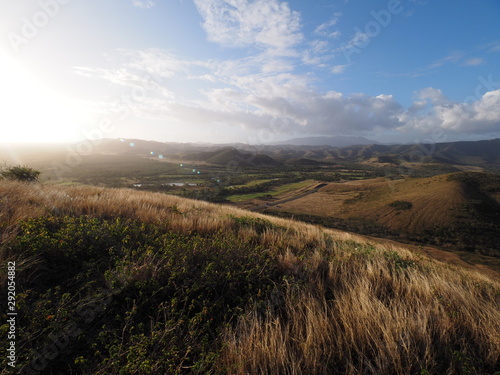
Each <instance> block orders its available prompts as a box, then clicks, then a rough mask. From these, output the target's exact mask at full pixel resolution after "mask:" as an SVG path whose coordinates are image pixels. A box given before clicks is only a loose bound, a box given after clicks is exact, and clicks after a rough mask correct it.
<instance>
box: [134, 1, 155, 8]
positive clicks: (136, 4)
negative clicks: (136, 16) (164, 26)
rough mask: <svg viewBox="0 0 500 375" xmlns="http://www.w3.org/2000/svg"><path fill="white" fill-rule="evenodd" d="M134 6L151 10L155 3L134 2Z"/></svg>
mask: <svg viewBox="0 0 500 375" xmlns="http://www.w3.org/2000/svg"><path fill="white" fill-rule="evenodd" d="M132 5H133V6H134V7H137V8H142V9H149V8H152V7H154V6H155V3H154V2H153V1H151V0H133V1H132Z"/></svg>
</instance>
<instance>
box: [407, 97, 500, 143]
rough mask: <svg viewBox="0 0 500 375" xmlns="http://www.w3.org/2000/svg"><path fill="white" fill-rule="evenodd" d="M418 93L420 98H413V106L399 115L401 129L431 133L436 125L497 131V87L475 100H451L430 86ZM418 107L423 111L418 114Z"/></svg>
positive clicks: (474, 131)
mask: <svg viewBox="0 0 500 375" xmlns="http://www.w3.org/2000/svg"><path fill="white" fill-rule="evenodd" d="M418 96H419V98H423V99H424V100H423V101H422V100H419V101H417V102H415V103H414V106H416V107H417V108H416V109H415V108H414V110H413V111H407V112H405V113H403V114H402V115H401V117H400V120H401V122H402V123H403V124H404V125H403V126H402V127H401V130H418V131H420V132H424V133H431V132H433V131H435V130H436V129H439V128H440V129H443V130H445V131H448V132H453V133H461V134H464V133H468V134H483V133H490V132H500V90H494V91H489V92H486V93H485V94H484V95H483V96H482V97H480V98H477V100H476V101H473V102H467V103H460V102H451V101H449V100H448V99H447V98H446V97H445V96H444V95H442V93H441V91H440V90H435V89H432V88H428V89H425V90H424V92H423V93H421V95H420V93H419V95H418ZM429 104H430V106H429ZM424 109H426V110H424ZM419 111H424V112H423V113H421V114H419Z"/></svg>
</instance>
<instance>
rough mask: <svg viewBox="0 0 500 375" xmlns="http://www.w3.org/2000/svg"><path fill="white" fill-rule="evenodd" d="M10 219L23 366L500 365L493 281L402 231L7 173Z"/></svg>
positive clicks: (498, 304)
mask: <svg viewBox="0 0 500 375" xmlns="http://www.w3.org/2000/svg"><path fill="white" fill-rule="evenodd" d="M377 183H378V182H377V181H374V182H373V184H374V185H376V184H377ZM420 183H422V182H420ZM440 183H442V184H447V183H448V181H444V180H443V181H441V182H440ZM449 183H454V182H453V181H449ZM429 184H430V183H429ZM374 189H375V190H376V189H377V187H376V186H374ZM397 189H400V190H399V194H401V197H404V198H406V199H410V198H411V197H410V196H409V195H408V194H410V193H409V192H407V191H406V190H405V189H404V182H402V183H401V186H397ZM457 189H458V187H457ZM325 190H326V191H325V194H331V193H334V194H341V193H342V192H338V191H333V190H332V189H331V187H329V186H327V187H325ZM438 190H439V189H437V188H436V190H435V194H436V199H438V198H439V197H442V195H440V194H441V193H440V192H439V191H438ZM361 191H362V189H361V188H360V190H359V192H361ZM318 194H319V193H318ZM456 194H457V196H458V197H459V194H460V191H459V190H457V192H456ZM360 199H361V200H363V199H364V198H360ZM367 199H368V198H367ZM454 199H458V198H456V197H454V198H453V199H452V201H453V200H454ZM414 204H415V205H416V206H417V205H418V204H419V202H418V201H417V200H415V201H414ZM0 217H1V220H2V221H1V224H0V235H1V237H0V238H1V247H0V255H1V261H2V264H4V265H7V264H12V263H8V262H15V281H16V295H15V299H16V304H15V309H16V311H17V312H18V313H19V315H18V319H19V320H17V325H16V329H17V331H16V335H17V336H16V337H17V341H16V361H17V362H16V364H15V365H16V367H17V368H18V369H19V370H20V371H21V372H22V373H43V374H51V373H54V374H63V373H72V374H118V373H120V374H184V373H195V374H210V373H217V374H219V373H224V374H242V375H243V374H249V373H250V374H257V373H272V374H290V373H293V374H332V373H343V374H373V375H375V374H444V373H454V374H471V373H482V374H493V373H494V372H495V371H499V370H500V362H499V358H500V329H499V327H500V324H499V323H500V284H499V283H498V280H495V278H494V277H489V276H487V275H486V274H483V273H481V272H478V271H477V270H472V269H465V268H461V267H456V266H451V265H448V264H443V263H441V262H437V261H435V260H432V259H430V258H427V257H424V256H422V255H419V254H418V253H414V252H412V251H409V250H407V249H405V247H404V246H403V245H398V244H395V243H394V242H383V241H381V240H377V241H374V240H370V239H369V238H366V237H363V236H358V235H353V234H348V233H346V232H342V231H338V230H332V229H325V228H321V227H318V226H313V225H310V224H305V223H302V222H298V221H292V220H285V219H280V218H276V217H271V216H265V215H261V214H258V213H253V212H248V211H243V210H239V209H237V208H234V207H229V206H222V205H214V204H210V203H207V202H202V201H194V200H188V199H183V198H179V197H175V196H168V195H164V194H160V193H147V192H137V191H133V190H128V189H109V188H98V187H91V186H80V187H68V186H66V187H65V186H49V185H43V184H23V183H19V182H9V181H0ZM443 220H446V218H445V217H443ZM11 275H12V274H8V273H7V268H6V267H2V273H1V274H0V276H1V277H0V284H1V288H2V290H4V291H6V290H7V281H9V278H10V277H12V276H11ZM5 312H6V310H5V309H2V314H3V316H2V318H3V320H2V322H3V323H2V324H3V325H2V326H1V329H2V332H3V333H6V332H7V331H8V330H9V325H8V324H6V323H5V322H6V321H7V316H6V315H5ZM7 361H8V359H7V358H6V357H2V364H3V369H2V370H1V374H7V373H10V370H8V367H7Z"/></svg>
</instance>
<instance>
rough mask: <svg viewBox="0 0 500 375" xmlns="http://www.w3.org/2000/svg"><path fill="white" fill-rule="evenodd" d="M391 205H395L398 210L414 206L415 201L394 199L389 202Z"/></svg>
mask: <svg viewBox="0 0 500 375" xmlns="http://www.w3.org/2000/svg"><path fill="white" fill-rule="evenodd" d="M389 206H390V207H393V208H394V209H396V210H397V211H403V210H409V209H411V208H412V207H413V203H411V202H408V201H394V202H392V203H390V204H389Z"/></svg>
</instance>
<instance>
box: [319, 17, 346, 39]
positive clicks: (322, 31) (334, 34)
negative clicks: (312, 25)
mask: <svg viewBox="0 0 500 375" xmlns="http://www.w3.org/2000/svg"><path fill="white" fill-rule="evenodd" d="M340 16H342V13H340V12H337V13H335V14H334V15H333V16H332V18H330V19H329V20H328V21H326V22H324V23H322V24H321V25H319V26H318V27H316V29H315V30H314V33H315V34H317V35H320V36H324V37H329V38H332V39H335V38H338V37H339V36H340V31H338V30H331V28H332V26H335V25H336V24H337V23H338V21H339V19H340Z"/></svg>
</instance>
